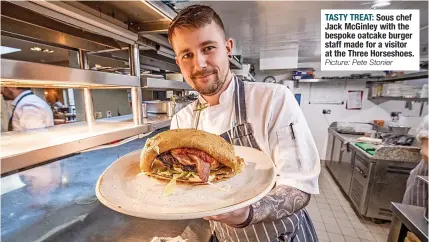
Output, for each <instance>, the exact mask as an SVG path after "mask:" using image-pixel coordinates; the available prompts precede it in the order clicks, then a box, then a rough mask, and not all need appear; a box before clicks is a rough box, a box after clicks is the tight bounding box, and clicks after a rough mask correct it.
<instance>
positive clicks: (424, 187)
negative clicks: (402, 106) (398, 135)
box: [402, 115, 429, 241]
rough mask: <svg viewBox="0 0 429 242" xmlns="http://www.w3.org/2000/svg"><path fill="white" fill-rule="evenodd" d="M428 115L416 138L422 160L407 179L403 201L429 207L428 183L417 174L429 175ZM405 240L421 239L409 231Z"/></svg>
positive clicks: (421, 124)
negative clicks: (419, 145)
mask: <svg viewBox="0 0 429 242" xmlns="http://www.w3.org/2000/svg"><path fill="white" fill-rule="evenodd" d="M428 128H429V126H428V116H427V115H426V116H425V117H424V118H423V121H422V122H421V123H420V126H419V128H418V129H417V135H416V138H417V140H418V141H419V142H420V144H421V151H420V153H421V154H422V160H421V161H420V163H419V164H418V165H417V166H416V167H415V168H414V169H413V170H412V171H411V172H410V176H409V177H408V180H407V187H406V189H405V194H404V198H403V200H402V203H404V204H409V205H413V206H418V207H424V208H427V206H428V184H427V183H426V182H425V181H423V180H422V179H420V178H418V177H417V176H425V177H427V176H428ZM405 241H420V240H419V239H418V238H417V236H416V235H415V234H414V233H412V232H410V231H409V232H408V233H407V237H406V238H405Z"/></svg>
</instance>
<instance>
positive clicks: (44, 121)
mask: <svg viewBox="0 0 429 242" xmlns="http://www.w3.org/2000/svg"><path fill="white" fill-rule="evenodd" d="M30 92H31V91H29V90H28V91H24V92H22V93H21V94H20V95H19V96H18V97H16V98H15V99H14V100H13V101H12V106H13V107H15V106H16V108H15V113H14V114H13V119H12V127H13V131H20V130H27V129H38V128H45V127H50V126H54V115H53V113H52V110H51V108H50V107H49V105H48V104H47V103H46V102H45V101H44V100H43V99H41V98H40V97H38V96H36V95H28V96H26V97H24V98H23V99H22V100H21V101H20V102H19V103H18V105H17V102H18V100H19V99H20V98H21V97H22V96H24V95H25V94H27V93H30ZM13 107H12V109H13Z"/></svg>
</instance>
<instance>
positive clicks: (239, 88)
mask: <svg viewBox="0 0 429 242" xmlns="http://www.w3.org/2000/svg"><path fill="white" fill-rule="evenodd" d="M235 84H236V85H235V86H236V88H235V95H234V103H235V120H236V121H237V122H238V124H243V123H245V122H247V115H246V95H245V93H244V82H243V81H242V80H240V79H239V77H237V76H235Z"/></svg>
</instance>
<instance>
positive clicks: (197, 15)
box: [168, 5, 225, 43]
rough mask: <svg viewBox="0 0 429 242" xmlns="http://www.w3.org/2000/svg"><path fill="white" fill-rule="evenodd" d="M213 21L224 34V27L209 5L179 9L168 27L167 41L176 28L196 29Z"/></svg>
mask: <svg viewBox="0 0 429 242" xmlns="http://www.w3.org/2000/svg"><path fill="white" fill-rule="evenodd" d="M213 21H214V22H215V23H216V24H217V25H218V26H219V27H220V28H221V29H222V32H223V35H224V36H225V27H224V26H223V23H222V20H221V19H220V17H219V15H218V14H217V13H216V12H215V11H214V10H213V9H212V8H211V7H209V6H204V5H191V6H189V7H186V8H185V9H183V10H182V11H180V12H179V13H178V14H177V16H176V17H175V18H174V19H173V21H172V22H171V24H170V27H169V28H168V41H169V42H170V43H172V42H171V40H172V37H173V35H174V31H175V30H176V29H182V28H184V29H198V28H202V27H204V26H206V25H207V24H211V23H212V22H213Z"/></svg>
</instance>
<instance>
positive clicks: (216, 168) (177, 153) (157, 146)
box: [140, 129, 244, 185]
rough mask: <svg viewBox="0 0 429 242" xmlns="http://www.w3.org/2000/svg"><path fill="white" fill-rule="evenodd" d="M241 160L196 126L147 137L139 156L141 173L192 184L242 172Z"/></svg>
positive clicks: (226, 144)
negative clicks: (195, 127)
mask: <svg viewBox="0 0 429 242" xmlns="http://www.w3.org/2000/svg"><path fill="white" fill-rule="evenodd" d="M243 165H244V161H243V159H241V158H240V157H238V156H235V153H234V147H233V146H232V145H231V144H229V143H228V142H227V141H226V140H224V139H223V138H222V137H220V136H218V135H215V134H211V133H208V132H204V131H201V130H196V129H175V130H168V131H165V132H162V133H159V134H157V135H155V136H154V137H152V138H149V139H148V140H147V141H146V144H145V146H144V148H143V150H142V153H141V156H140V169H141V170H142V172H144V174H146V175H148V176H151V177H155V178H157V179H161V180H167V181H170V182H171V181H172V180H174V182H176V181H178V182H182V183H192V184H195V185H197V184H207V183H211V182H219V181H222V180H225V179H228V178H230V177H233V176H235V175H236V174H237V173H239V172H241V171H242V168H243Z"/></svg>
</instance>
